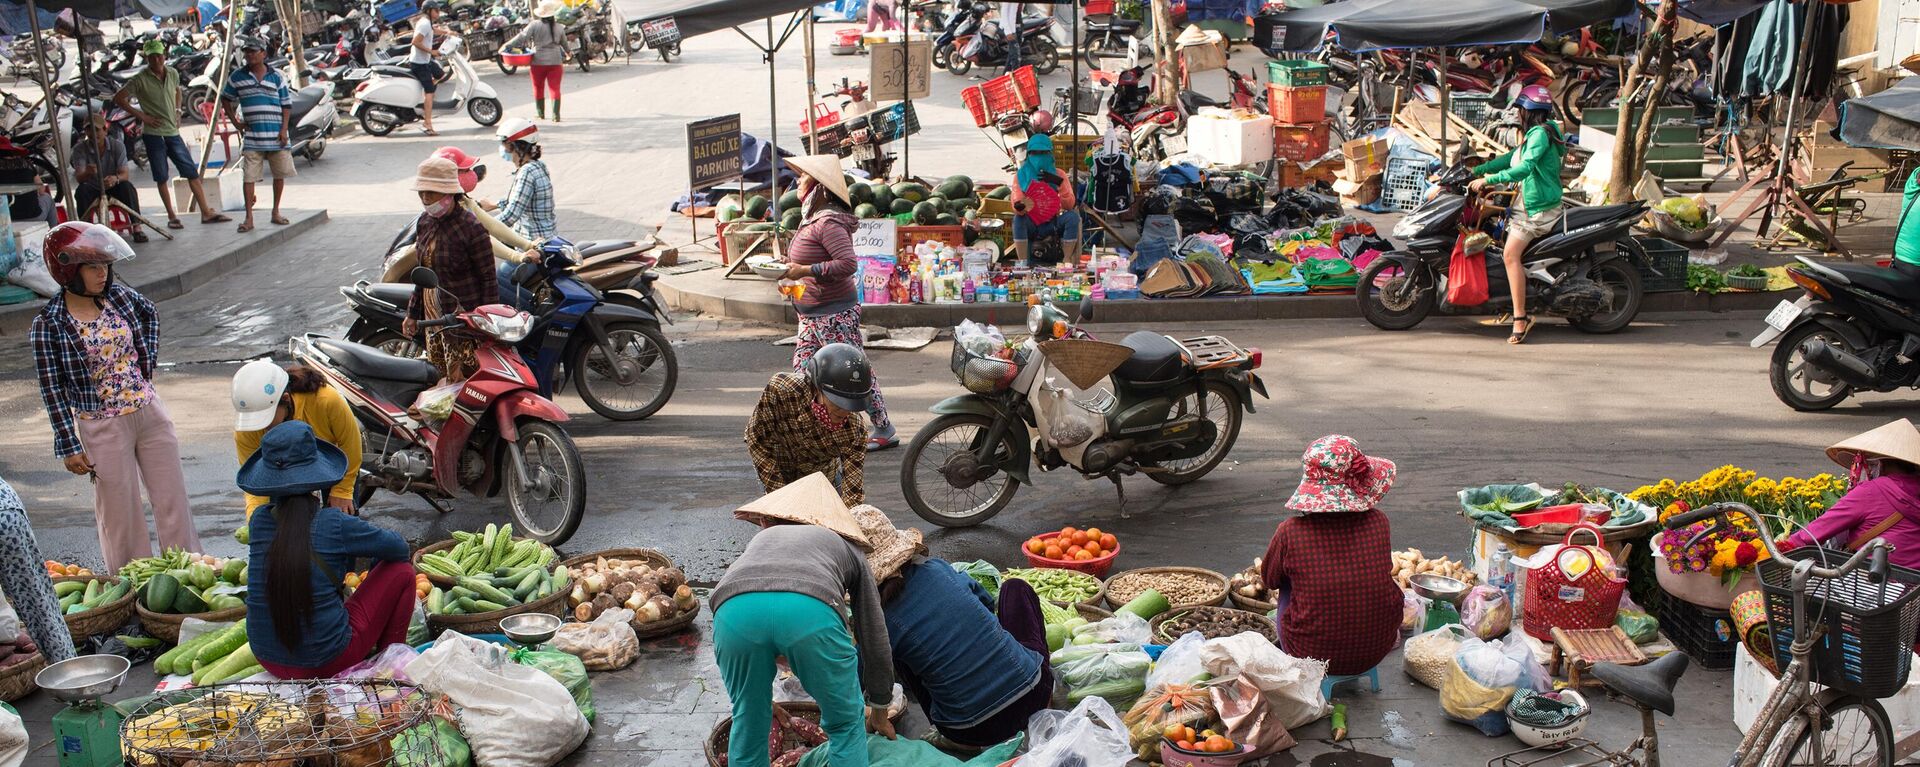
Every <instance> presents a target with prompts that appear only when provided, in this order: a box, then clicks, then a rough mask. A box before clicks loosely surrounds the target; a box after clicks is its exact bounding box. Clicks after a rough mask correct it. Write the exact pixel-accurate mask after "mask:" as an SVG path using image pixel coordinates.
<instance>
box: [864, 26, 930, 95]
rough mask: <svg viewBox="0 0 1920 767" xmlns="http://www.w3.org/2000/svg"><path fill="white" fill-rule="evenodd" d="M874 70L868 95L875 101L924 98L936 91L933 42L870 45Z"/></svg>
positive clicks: (870, 78) (868, 79)
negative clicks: (934, 89)
mask: <svg viewBox="0 0 1920 767" xmlns="http://www.w3.org/2000/svg"><path fill="white" fill-rule="evenodd" d="M867 51H868V53H869V54H870V55H869V56H868V58H869V59H870V60H871V61H872V65H873V69H872V71H871V72H869V73H868V75H867V81H868V82H871V83H873V91H872V92H871V93H870V94H868V97H869V98H871V99H873V100H874V101H899V100H901V99H923V98H926V97H927V95H928V94H929V93H931V92H932V90H933V87H932V85H933V43H931V42H929V41H926V40H914V41H912V42H908V43H873V44H871V45H869V46H867Z"/></svg>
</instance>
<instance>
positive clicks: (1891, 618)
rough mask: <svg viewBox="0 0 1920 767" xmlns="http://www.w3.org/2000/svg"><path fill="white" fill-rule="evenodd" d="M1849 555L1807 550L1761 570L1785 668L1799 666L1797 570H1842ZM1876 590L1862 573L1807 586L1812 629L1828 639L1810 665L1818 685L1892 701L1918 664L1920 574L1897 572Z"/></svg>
mask: <svg viewBox="0 0 1920 767" xmlns="http://www.w3.org/2000/svg"><path fill="white" fill-rule="evenodd" d="M1848 556H1850V554H1848V553H1847V552H1845V551H1839V550H1836V549H1829V548H1823V547H1817V546H1807V547H1803V548H1798V549H1794V550H1793V551H1789V552H1786V559H1787V560H1789V561H1786V562H1782V561H1780V560H1776V559H1768V560H1763V561H1761V562H1760V565H1759V570H1760V591H1761V593H1762V594H1764V595H1766V600H1767V623H1768V624H1769V625H1771V626H1772V628H1773V657H1774V660H1775V662H1777V663H1779V664H1780V667H1781V668H1786V667H1787V664H1788V663H1789V662H1790V661H1791V660H1792V654H1793V653H1792V646H1793V591H1792V590H1791V589H1790V588H1789V583H1790V579H1791V578H1792V575H1793V564H1792V563H1793V562H1797V561H1799V560H1803V559H1813V560H1815V561H1822V562H1825V563H1827V564H1828V565H1829V566H1835V565H1838V564H1839V563H1841V562H1844V561H1846V559H1847V557H1848ZM1889 570H1890V572H1889V573H1888V574H1887V580H1886V582H1885V583H1880V584H1875V583H1873V582H1872V580H1870V579H1869V578H1868V576H1867V571H1866V570H1865V569H1864V568H1863V569H1860V570H1855V571H1854V572H1851V573H1848V574H1847V576H1846V577H1844V578H1840V579H1837V580H1825V579H1820V578H1814V579H1810V580H1809V581H1808V582H1807V598H1806V599H1807V606H1806V609H1807V625H1808V626H1810V627H1811V628H1813V629H1814V630H1815V631H1816V632H1821V633H1823V635H1822V636H1820V638H1819V639H1818V640H1816V641H1815V642H1814V645H1813V650H1812V651H1811V652H1810V653H1809V655H1808V657H1807V665H1808V667H1809V670H1810V671H1811V672H1812V673H1813V681H1814V682H1815V683H1818V684H1823V685H1826V686H1828V687H1833V688H1836V689H1839V690H1843V691H1845V692H1850V693H1854V694H1856V695H1863V696H1866V697H1869V698H1886V697H1891V696H1892V695H1893V694H1895V693H1897V692H1899V691H1900V688H1901V687H1902V686H1903V685H1905V684H1906V681H1907V669H1908V667H1909V666H1910V665H1911V664H1912V662H1913V632H1914V630H1915V629H1916V628H1920V600H1915V599H1914V597H1915V596H1920V572H1916V571H1914V570H1909V569H1907V568H1904V567H1900V566H1898V565H1895V566H1892V567H1890V568H1889Z"/></svg>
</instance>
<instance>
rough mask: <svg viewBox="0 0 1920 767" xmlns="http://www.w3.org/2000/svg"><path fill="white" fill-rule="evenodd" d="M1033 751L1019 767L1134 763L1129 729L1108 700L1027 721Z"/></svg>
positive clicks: (1053, 711) (1086, 701)
mask: <svg viewBox="0 0 1920 767" xmlns="http://www.w3.org/2000/svg"><path fill="white" fill-rule="evenodd" d="M1027 737H1028V739H1029V742H1030V743H1031V744H1032V747H1031V748H1029V749H1028V750H1027V755H1026V756H1024V757H1021V759H1020V767H1126V765H1127V763H1128V762H1131V761H1133V748H1132V747H1131V746H1129V745H1128V741H1127V725H1126V723H1125V722H1122V721H1121V720H1120V714H1119V713H1117V712H1115V711H1114V710H1113V704H1111V703H1108V702H1107V701H1106V699H1105V698H1085V699H1082V700H1081V701H1080V702H1079V703H1078V704H1076V705H1074V707H1073V710H1072V711H1059V710H1056V709H1047V710H1045V711H1040V712H1037V713H1035V714H1034V715H1033V716H1032V717H1030V718H1029V719H1027Z"/></svg>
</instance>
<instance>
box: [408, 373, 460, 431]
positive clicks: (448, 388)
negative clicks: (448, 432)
mask: <svg viewBox="0 0 1920 767" xmlns="http://www.w3.org/2000/svg"><path fill="white" fill-rule="evenodd" d="M463 386H466V383H465V382H458V383H450V384H447V385H445V386H435V387H433V388H431V389H428V390H426V391H423V392H420V396H418V397H415V398H414V399H413V409H414V410H415V411H417V412H419V413H420V417H422V418H425V419H427V420H428V421H429V422H431V423H432V424H433V425H435V426H438V425H440V424H443V423H446V422H447V418H449V417H451V416H452V415H453V398H454V397H455V396H457V395H459V394H460V388H461V387H463Z"/></svg>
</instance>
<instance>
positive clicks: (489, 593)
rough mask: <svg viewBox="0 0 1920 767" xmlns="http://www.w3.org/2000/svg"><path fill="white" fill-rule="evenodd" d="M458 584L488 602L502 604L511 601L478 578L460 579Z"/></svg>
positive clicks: (510, 597)
mask: <svg viewBox="0 0 1920 767" xmlns="http://www.w3.org/2000/svg"><path fill="white" fill-rule="evenodd" d="M459 583H460V585H462V586H465V587H467V588H469V589H472V590H473V592H474V593H475V594H479V595H480V596H482V597H484V598H486V599H487V600H489V601H492V602H499V603H503V604H504V603H507V602H511V601H513V597H512V596H511V595H509V594H507V593H506V592H504V591H501V590H499V589H497V588H494V587H493V584H491V583H488V582H486V581H483V580H480V579H479V578H461V579H460V580H459Z"/></svg>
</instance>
